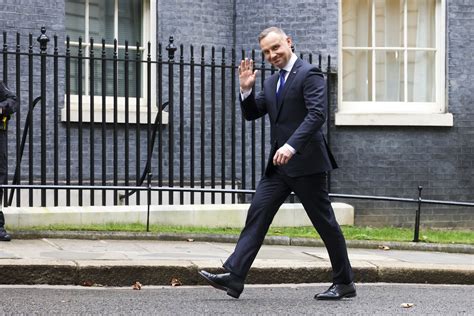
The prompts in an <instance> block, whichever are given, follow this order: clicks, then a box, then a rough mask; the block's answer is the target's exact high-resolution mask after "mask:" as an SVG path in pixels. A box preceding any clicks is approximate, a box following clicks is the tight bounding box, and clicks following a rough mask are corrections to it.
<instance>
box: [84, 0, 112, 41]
mask: <svg viewBox="0 0 474 316" xmlns="http://www.w3.org/2000/svg"><path fill="white" fill-rule="evenodd" d="M114 11H115V1H114V0H90V2H89V28H90V31H89V35H90V36H91V37H93V38H94V39H95V40H96V42H100V41H101V40H102V39H105V41H106V43H107V44H113V42H114V38H115V36H114Z"/></svg>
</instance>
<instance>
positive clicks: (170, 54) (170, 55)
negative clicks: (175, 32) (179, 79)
mask: <svg viewBox="0 0 474 316" xmlns="http://www.w3.org/2000/svg"><path fill="white" fill-rule="evenodd" d="M173 42H174V38H173V36H170V38H169V44H168V46H166V50H167V51H168V59H169V60H174V53H175V52H176V50H177V49H178V48H177V47H176V46H175V45H174V43H173Z"/></svg>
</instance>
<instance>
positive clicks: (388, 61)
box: [375, 51, 404, 101]
mask: <svg viewBox="0 0 474 316" xmlns="http://www.w3.org/2000/svg"><path fill="white" fill-rule="evenodd" d="M375 60H376V64H375V67H376V75H375V76H376V81H377V84H376V88H375V89H376V90H375V92H376V96H375V100H376V101H404V97H403V90H404V88H403V77H404V73H403V71H404V67H403V51H386V52H382V51H379V52H376V55H375Z"/></svg>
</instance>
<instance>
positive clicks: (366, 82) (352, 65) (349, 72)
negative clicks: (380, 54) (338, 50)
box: [342, 50, 372, 101]
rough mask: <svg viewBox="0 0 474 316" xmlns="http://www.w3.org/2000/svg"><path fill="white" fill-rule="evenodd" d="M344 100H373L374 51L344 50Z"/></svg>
mask: <svg viewBox="0 0 474 316" xmlns="http://www.w3.org/2000/svg"><path fill="white" fill-rule="evenodd" d="M342 60H343V65H342V67H343V72H344V73H343V95H342V98H343V100H344V101H372V80H371V76H372V75H371V73H372V52H371V51H360V50H357V51H354V50H344V52H343V59H342Z"/></svg>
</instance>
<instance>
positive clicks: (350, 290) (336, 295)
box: [314, 282, 357, 300]
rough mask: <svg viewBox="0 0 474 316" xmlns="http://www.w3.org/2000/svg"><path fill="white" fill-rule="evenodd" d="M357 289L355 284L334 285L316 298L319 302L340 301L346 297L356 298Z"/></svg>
mask: <svg viewBox="0 0 474 316" xmlns="http://www.w3.org/2000/svg"><path fill="white" fill-rule="evenodd" d="M356 295H357V293H356V288H355V284H354V282H351V283H349V284H333V285H331V287H330V288H329V289H327V290H326V291H325V292H323V293H319V294H316V295H315V296H314V298H315V299H317V300H340V299H341V298H344V297H354V296H356Z"/></svg>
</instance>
